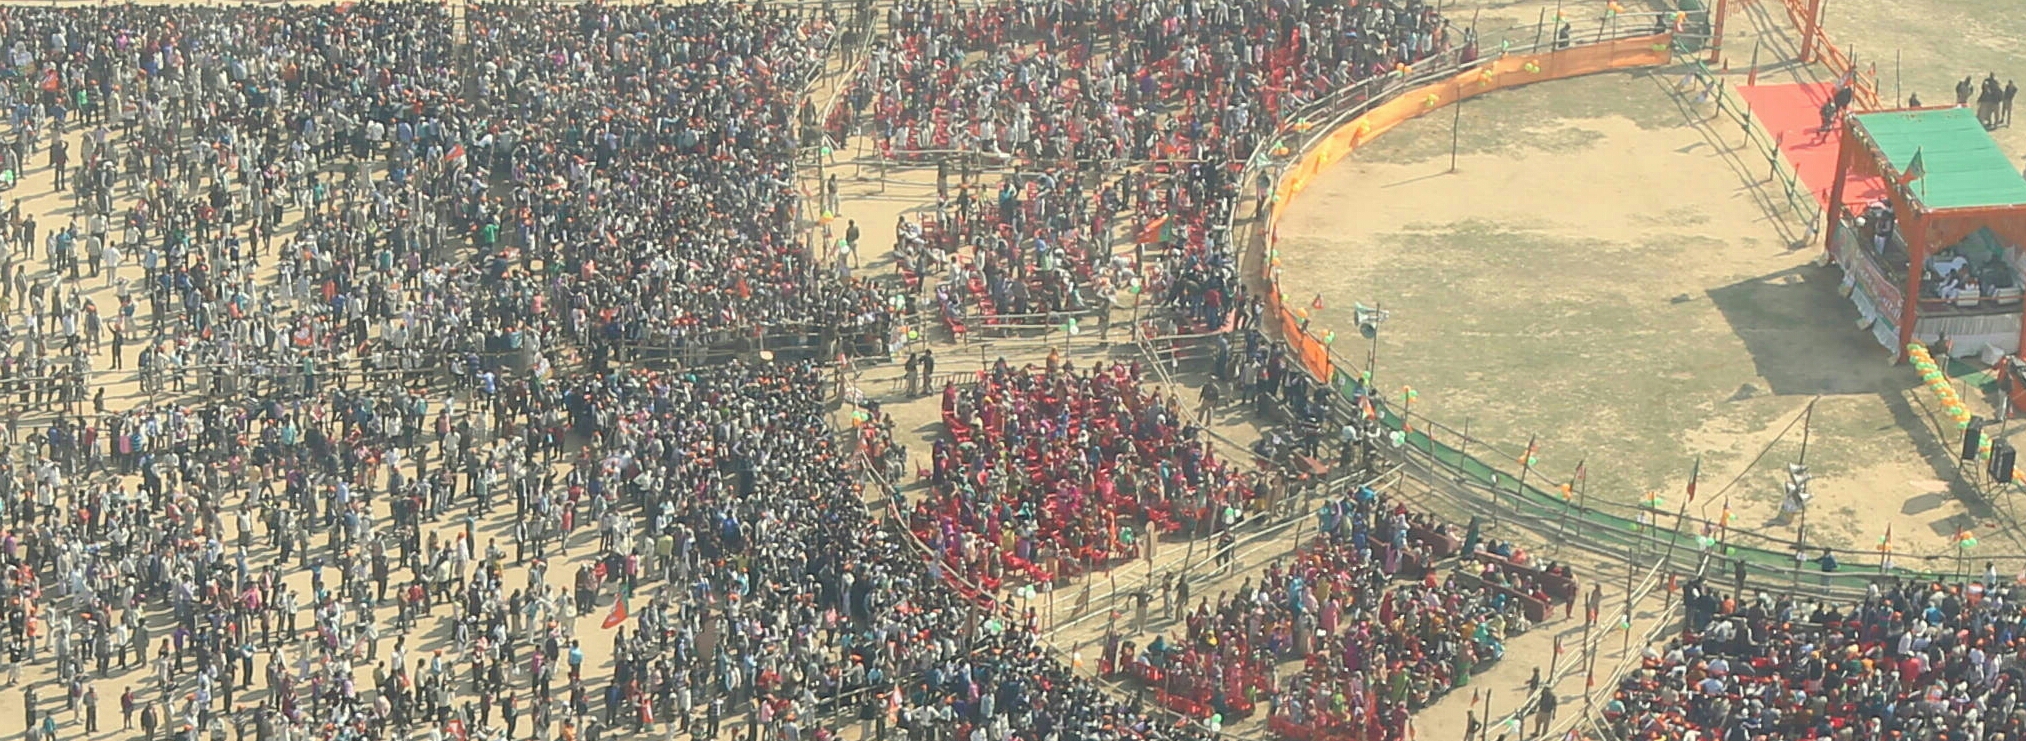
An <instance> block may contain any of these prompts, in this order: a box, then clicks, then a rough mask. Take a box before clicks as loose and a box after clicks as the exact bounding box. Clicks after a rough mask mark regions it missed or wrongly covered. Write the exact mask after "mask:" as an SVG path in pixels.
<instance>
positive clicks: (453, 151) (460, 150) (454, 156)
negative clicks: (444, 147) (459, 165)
mask: <svg viewBox="0 0 2026 741" xmlns="http://www.w3.org/2000/svg"><path fill="white" fill-rule="evenodd" d="M463 158H464V145H462V144H458V145H455V146H452V147H451V148H450V151H449V152H447V153H445V154H444V155H443V161H444V162H456V161H458V160H460V159H463Z"/></svg>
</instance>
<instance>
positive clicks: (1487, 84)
mask: <svg viewBox="0 0 2026 741" xmlns="http://www.w3.org/2000/svg"><path fill="white" fill-rule="evenodd" d="M1673 40H1674V39H1673V35H1672V34H1659V35H1654V36H1642V37H1638V38H1631V39H1620V40H1618V41H1611V42H1607V43H1602V44H1589V45H1584V46H1576V47H1571V48H1568V49H1562V50H1559V51H1553V52H1544V53H1540V54H1515V55H1510V56H1506V57H1502V58H1499V59H1496V60H1493V61H1490V62H1487V63H1485V64H1481V65H1479V66H1478V67H1477V68H1475V69H1471V70H1468V71H1465V72H1460V73H1457V74H1456V75H1454V76H1452V77H1450V78H1449V79H1446V80H1441V81H1437V82H1433V83H1430V84H1427V85H1423V86H1421V87H1418V88H1415V89H1413V90H1409V91H1406V92H1403V93H1401V94H1400V95H1399V97H1396V98H1394V99H1392V100H1390V101H1387V102H1384V103H1380V104H1378V105H1376V106H1373V107H1372V108H1371V110H1368V111H1366V112H1365V113H1364V114H1363V115H1360V116H1358V117H1357V118H1354V119H1351V120H1350V121H1347V122H1345V123H1344V124H1343V125H1341V126H1338V127H1337V128H1336V129H1335V130H1333V131H1331V132H1330V133H1328V134H1326V135H1324V136H1323V138H1321V139H1320V140H1317V141H1316V142H1315V143H1314V144H1313V145H1311V146H1310V147H1309V149H1308V151H1307V152H1305V153H1303V154H1302V156H1301V159H1299V160H1297V161H1295V162H1293V163H1291V164H1289V165H1288V166H1287V168H1286V169H1285V170H1283V171H1282V173H1281V176H1280V181H1279V182H1278V183H1277V184H1276V185H1275V186H1274V191H1273V197H1274V203H1275V204H1276V206H1275V208H1274V209H1273V210H1272V211H1270V212H1269V214H1270V215H1269V216H1268V217H1267V229H1268V233H1269V234H1276V235H1277V234H1278V233H1279V232H1278V229H1277V227H1278V226H1279V224H1280V215H1281V212H1282V210H1284V209H1285V208H1286V207H1287V204H1288V203H1289V202H1290V201H1292V200H1293V199H1294V197H1295V196H1296V195H1298V194H1300V193H1301V191H1302V189H1303V188H1306V187H1308V183H1309V181H1310V180H1313V179H1314V178H1315V176H1316V173H1319V172H1322V170H1323V169H1324V168H1327V167H1329V166H1331V165H1334V164H1336V163H1337V162H1338V161H1340V160H1342V159H1343V158H1345V157H1348V156H1350V154H1351V152H1353V151H1356V150H1357V148H1358V147H1359V146H1361V145H1363V144H1364V143H1366V142H1369V141H1371V140H1372V139H1373V138H1374V137H1377V136H1378V135H1380V134H1383V133H1386V132H1387V131H1391V130H1392V129H1393V127H1395V126H1399V125H1400V124H1402V123H1405V122H1406V121H1408V120H1410V119H1413V118H1418V117H1420V116H1421V115H1422V114H1425V113H1428V112H1430V111H1434V110H1436V109H1439V108H1441V107H1443V106H1446V105H1450V104H1453V103H1455V102H1457V101H1459V100H1463V99H1465V98H1470V97H1474V96H1477V95H1482V94H1484V93H1488V92H1491V91H1493V90H1503V89H1505V88H1509V87H1518V86H1520V85H1525V84H1528V83H1534V82H1543V81H1547V80H1560V79H1565V78H1569V77H1580V76H1582V75H1588V74H1594V73H1597V72H1608V71H1611V70H1615V69H1627V68H1631V67H1652V66H1657V65H1662V64H1666V63H1667V62H1668V59H1669V58H1670V50H1671V49H1672V46H1673ZM1273 241H1275V240H1273V239H1272V238H1269V249H1272V248H1273V246H1272V244H1271V242H1273ZM1265 262H1266V267H1265V269H1266V271H1267V276H1266V277H1267V280H1268V282H1269V283H1272V281H1273V272H1272V271H1273V264H1272V261H1271V260H1268V261H1265ZM1267 309H1268V311H1269V312H1270V313H1271V314H1272V315H1273V316H1276V317H1279V323H1280V331H1281V336H1282V337H1284V338H1286V339H1287V343H1288V348H1289V350H1290V351H1292V353H1293V354H1294V356H1295V357H1297V358H1299V359H1300V360H1301V364H1302V366H1303V367H1305V368H1307V369H1308V371H1309V372H1310V373H1312V374H1314V375H1315V377H1316V378H1319V379H1322V380H1324V381H1325V382H1328V381H1329V380H1330V379H1331V378H1333V377H1334V376H1333V375H1332V374H1331V371H1332V369H1333V366H1332V364H1331V362H1330V351H1329V347H1328V346H1327V345H1326V344H1325V343H1324V342H1323V341H1322V339H1321V338H1319V337H1316V336H1315V335H1312V334H1309V333H1308V331H1307V330H1306V329H1304V328H1303V327H1302V323H1301V320H1300V319H1299V318H1298V317H1296V316H1295V315H1294V312H1293V311H1291V310H1290V309H1288V307H1286V306H1284V305H1283V303H1282V302H1281V300H1280V292H1279V286H1278V285H1275V286H1274V290H1272V291H1269V292H1268V295H1267Z"/></svg>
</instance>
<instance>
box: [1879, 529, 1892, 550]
mask: <svg viewBox="0 0 2026 741" xmlns="http://www.w3.org/2000/svg"><path fill="white" fill-rule="evenodd" d="M1878 552H1879V553H1891V552H1892V523H1890V522H1888V523H1885V537H1882V538H1879V539H1878Z"/></svg>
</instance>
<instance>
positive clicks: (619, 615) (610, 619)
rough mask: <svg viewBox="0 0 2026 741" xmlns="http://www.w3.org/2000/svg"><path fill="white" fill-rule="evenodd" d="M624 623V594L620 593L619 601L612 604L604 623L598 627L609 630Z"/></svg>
mask: <svg viewBox="0 0 2026 741" xmlns="http://www.w3.org/2000/svg"><path fill="white" fill-rule="evenodd" d="M624 622H626V593H625V592H623V591H622V592H620V593H619V601H618V602H614V603H612V612H611V613H610V614H607V615H606V616H605V622H603V623H601V624H599V627H602V628H605V629H606V630H611V629H613V628H617V627H619V625H620V624H621V623H624Z"/></svg>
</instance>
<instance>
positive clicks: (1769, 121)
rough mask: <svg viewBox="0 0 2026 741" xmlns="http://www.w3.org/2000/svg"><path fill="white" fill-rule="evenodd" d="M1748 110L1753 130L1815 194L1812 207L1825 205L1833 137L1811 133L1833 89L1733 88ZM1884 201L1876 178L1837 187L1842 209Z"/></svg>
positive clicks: (1792, 86) (1835, 140)
mask: <svg viewBox="0 0 2026 741" xmlns="http://www.w3.org/2000/svg"><path fill="white" fill-rule="evenodd" d="M1735 89H1736V90H1737V92H1738V94H1739V95H1742V96H1744V99H1745V104H1746V105H1748V106H1751V108H1752V117H1753V118H1756V119H1758V121H1759V127H1760V128H1763V129H1765V131H1766V133H1768V134H1771V135H1772V136H1773V140H1774V141H1776V142H1779V143H1780V151H1781V152H1784V153H1786V155H1787V163H1788V164H1789V165H1792V166H1793V167H1794V170H1795V171H1796V172H1799V173H1801V182H1802V183H1803V184H1805V185H1806V186H1807V187H1808V192H1810V193H1813V194H1815V202H1816V203H1817V204H1819V205H1822V206H1827V205H1828V204H1829V186H1830V185H1831V184H1832V181H1834V180H1835V179H1836V147H1837V143H1838V140H1840V139H1841V138H1842V136H1841V134H1839V133H1838V132H1834V131H1832V132H1830V133H1829V134H1828V135H1826V136H1824V135H1819V134H1817V133H1816V131H1817V130H1818V129H1820V128H1821V127H1822V102H1823V101H1825V100H1828V99H1829V95H1830V93H1831V92H1832V91H1833V89H1834V88H1833V86H1831V85H1830V84H1829V83H1826V82H1820V83H1796V84H1789V85H1757V86H1752V87H1745V86H1740V87H1737V88H1735ZM1884 196H1885V181H1884V180H1881V179H1879V178H1866V179H1862V180H1855V179H1853V180H1851V181H1850V182H1849V183H1846V184H1845V185H1844V186H1843V204H1844V205H1846V206H1856V207H1859V208H1862V207H1863V206H1864V205H1865V204H1868V203H1871V202H1872V201H1876V200H1878V199H1879V198H1883V197H1884Z"/></svg>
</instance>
